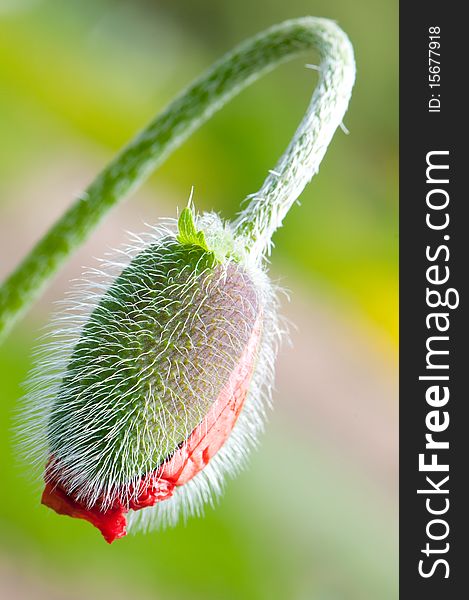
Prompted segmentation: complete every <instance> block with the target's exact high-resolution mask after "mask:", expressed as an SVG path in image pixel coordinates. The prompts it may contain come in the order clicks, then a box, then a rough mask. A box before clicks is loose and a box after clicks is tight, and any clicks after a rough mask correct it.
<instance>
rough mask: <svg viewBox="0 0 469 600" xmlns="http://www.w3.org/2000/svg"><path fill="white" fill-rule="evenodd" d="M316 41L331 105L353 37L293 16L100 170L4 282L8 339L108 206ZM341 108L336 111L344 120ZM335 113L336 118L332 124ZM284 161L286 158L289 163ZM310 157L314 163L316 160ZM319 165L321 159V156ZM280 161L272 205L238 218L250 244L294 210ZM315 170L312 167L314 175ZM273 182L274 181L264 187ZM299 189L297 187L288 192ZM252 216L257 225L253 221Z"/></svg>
mask: <svg viewBox="0 0 469 600" xmlns="http://www.w3.org/2000/svg"><path fill="white" fill-rule="evenodd" d="M311 48H317V49H318V50H319V51H320V52H321V54H322V56H323V57H324V56H326V54H327V57H326V58H325V59H324V60H323V63H322V64H323V67H322V68H323V74H322V78H321V83H320V87H321V86H322V88H325V89H324V91H323V92H321V97H322V98H323V102H322V103H319V107H322V108H325V107H324V102H325V101H326V99H327V98H331V100H332V99H333V98H334V96H335V94H334V91H333V90H332V91H331V90H327V88H328V87H329V86H335V85H337V84H338V81H337V79H338V78H337V77H332V75H329V74H331V73H332V71H334V69H333V68H332V65H335V66H336V69H337V72H338V71H340V70H341V68H342V67H340V66H339V63H341V62H345V63H346V64H347V65H348V69H349V70H350V69H351V71H352V73H353V54H352V51H351V47H350V43H349V41H348V39H347V37H346V36H345V34H344V33H343V32H342V31H341V30H340V29H339V27H338V26H336V25H335V24H334V23H332V22H331V21H327V20H325V19H316V18H313V17H305V18H302V19H296V20H292V21H286V22H285V23H282V24H280V25H277V26H274V27H272V28H271V29H269V30H267V31H265V32H263V33H261V34H259V35H258V36H256V37H254V38H251V39H249V40H247V41H246V42H244V43H243V44H241V45H240V46H238V47H237V48H236V49H235V50H233V51H232V52H230V53H228V54H226V55H225V56H224V57H223V58H222V59H221V60H219V61H218V62H217V63H215V64H214V65H213V66H212V67H211V68H210V69H209V70H208V71H207V72H206V73H205V74H203V75H202V76H201V77H200V78H199V79H197V80H196V81H195V82H194V83H193V84H192V85H191V86H189V88H187V89H186V90H185V91H184V92H183V93H182V94H181V95H180V96H178V97H177V98H176V99H175V100H174V101H173V102H172V103H171V104H170V105H169V106H168V107H167V108H166V110H164V111H163V113H161V115H159V116H158V117H157V118H156V119H155V120H153V121H152V122H151V123H150V124H149V125H148V126H147V127H146V128H145V129H144V130H143V131H142V132H141V133H140V134H138V135H137V136H136V137H135V138H134V140H132V141H131V142H130V143H129V144H128V145H127V146H126V147H125V148H124V149H123V150H122V151H121V152H120V153H119V154H118V155H117V157H116V158H115V159H114V160H113V161H112V162H111V163H110V164H109V165H108V166H107V167H106V168H105V169H104V170H103V171H102V172H101V173H100V174H99V175H98V177H97V178H96V179H95V180H94V181H93V182H92V183H91V185H90V186H89V187H88V188H87V189H86V190H85V192H84V193H83V194H82V195H81V196H79V197H78V198H77V200H76V201H75V202H74V204H73V205H72V206H71V207H70V208H69V209H68V210H67V211H66V213H65V214H64V215H63V216H62V217H61V218H60V219H59V220H58V221H57V222H56V223H55V224H54V225H53V226H52V227H51V228H50V229H49V231H48V232H47V233H46V234H45V236H44V237H43V238H42V239H41V240H40V241H39V242H38V243H37V244H36V246H35V247H34V248H33V249H32V250H31V251H30V253H29V254H28V255H27V256H26V258H25V259H24V260H23V261H22V262H21V264H20V265H19V266H18V268H17V269H16V270H15V271H14V272H13V273H12V274H11V275H10V276H9V277H8V278H7V279H6V281H5V282H4V284H3V285H2V287H1V288H0V338H1V337H2V335H5V334H6V333H7V332H8V331H9V329H10V328H11V327H12V325H13V324H14V322H15V321H16V320H17V319H18V318H19V317H20V315H21V314H22V313H23V312H24V311H25V310H26V309H27V307H28V306H29V305H30V304H31V303H32V301H33V300H34V298H35V297H37V296H38V294H39V293H40V291H41V290H42V289H43V287H44V286H45V284H46V282H47V281H48V279H49V278H50V277H52V275H54V274H55V273H56V271H57V270H58V268H59V267H60V265H61V264H62V263H63V262H64V261H65V259H66V258H67V257H68V256H69V255H70V254H71V253H72V251H73V250H74V249H75V248H77V247H78V246H79V244H81V243H82V242H83V241H84V240H85V239H86V238H87V237H88V235H89V234H90V233H91V231H92V230H93V228H94V227H95V226H96V225H97V224H98V223H99V221H100V219H101V218H102V217H103V216H104V215H105V214H106V212H107V211H108V210H109V209H110V208H112V207H113V206H114V205H115V204H116V203H117V202H118V201H119V200H121V199H122V198H124V197H125V196H127V195H128V194H129V193H130V192H131V191H133V190H134V189H135V188H136V187H137V186H138V185H140V184H141V183H142V182H143V181H144V180H145V179H146V178H147V176H148V175H149V174H150V173H151V172H152V171H153V170H154V169H155V168H156V167H157V166H158V165H160V164H161V163H162V162H163V161H164V159H165V158H166V157H167V156H168V155H169V154H170V153H171V152H172V150H174V149H175V148H177V147H178V146H179V145H180V144H181V143H182V142H183V141H184V140H186V139H187V138H188V137H189V136H190V134H191V133H192V132H193V131H194V130H195V129H196V128H197V127H199V126H200V125H202V124H203V123H204V122H205V121H207V119H209V117H210V116H211V115H212V114H213V113H214V112H216V111H217V110H219V109H220V108H221V107H222V106H223V105H224V104H225V103H226V102H227V101H228V100H229V99H231V98H232V97H233V96H235V95H236V94H237V93H238V92H240V91H241V90H242V89H244V88H245V87H246V86H247V85H248V84H249V83H251V82H253V81H255V80H256V79H257V78H259V77H260V76H261V75H262V74H264V73H266V72H268V71H270V70H271V69H273V68H274V67H275V66H276V65H277V64H279V63H281V62H284V61H286V60H288V59H290V58H293V57H294V56H296V55H298V54H300V53H303V52H306V51H307V50H309V49H311ZM329 52H330V53H331V54H332V56H331V57H329V56H328V53H329ZM350 64H351V65H352V66H350ZM326 67H327V69H326ZM326 75H327V77H326ZM348 79H350V80H351V83H350V87H351V84H352V83H353V75H349V76H348ZM340 89H341V90H342V92H341V95H344V96H345V95H346V94H345V93H344V91H343V88H342V87H341V88H340ZM326 92H329V93H326ZM331 92H332V95H331ZM349 93H350V91H349ZM316 97H317V94H315V95H314V96H313V104H314V102H315V100H314V98H316ZM347 99H348V97H347ZM339 104H340V102H339ZM342 104H344V107H343V108H344V110H345V105H346V102H343V101H342ZM309 110H311V107H310V109H309ZM339 112H340V111H336V115H335V116H336V120H337V118H338V117H339ZM319 118H321V115H319ZM341 118H342V116H341V115H340V118H338V121H337V123H336V124H335V126H334V128H333V129H335V127H336V126H337V124H338V123H340V120H341ZM329 120H330V119H329V117H328V118H327V122H328V123H329ZM308 123H309V121H307V122H306V123H305V127H308ZM329 129H332V126H331V125H329V126H328V130H329ZM300 130H301V126H300V129H299V130H298V132H297V137H298V136H300V138H301V137H302V136H303V135H304V136H306V137H308V133H307V132H303V133H301V132H300ZM299 132H300V133H299ZM314 132H315V135H318V134H319V128H318V127H316V126H315V129H314ZM331 135H332V133H330V136H331ZM321 136H322V133H321ZM330 136H329V133H328V135H327V136H325V137H324V141H322V142H321V141H317V142H316V146H320V145H321V143H322V144H324V151H323V152H322V154H321V152H320V151H319V150H318V149H317V148H316V149H315V152H316V154H317V155H318V156H319V155H321V157H322V155H323V154H324V152H325V147H326V146H327V144H328V142H329V137H330ZM300 141H301V140H300ZM300 146H301V144H297V145H296V144H295V143H294V144H293V148H292V149H291V152H290V154H289V150H290V148H291V145H290V146H289V149H288V150H287V154H286V155H285V157H284V159H282V160H284V161H287V160H290V159H292V160H293V165H296V167H295V166H293V168H294V169H297V168H298V165H299V163H300V162H301V161H299V160H297V159H296V158H295V155H296V154H295V153H296V151H295V148H297V150H298V149H299V148H300ZM305 148H311V145H310V144H309V143H308V144H305ZM282 160H281V161H280V163H279V165H282V164H283V163H282ZM306 162H307V163H308V164H309V162H310V161H309V159H308V160H307V161H306ZM314 164H316V165H317V164H318V162H317V160H316V162H315V163H314ZM278 168H279V169H280V172H281V177H280V178H279V179H278V180H276V181H277V185H276V184H275V182H274V181H273V180H272V182H271V183H269V181H270V179H269V178H268V179H267V180H266V183H265V184H264V186H263V188H262V190H261V192H262V194H264V195H265V196H266V198H268V206H269V207H270V208H268V207H263V204H262V202H261V201H260V200H256V201H255V202H254V203H253V205H252V206H249V207H248V209H247V211H245V212H244V213H243V214H242V216H241V218H240V219H239V220H238V223H237V227H238V233H239V234H241V235H243V236H245V237H246V240H247V243H248V244H249V243H250V244H253V245H256V244H257V245H259V248H261V247H262V248H263V247H265V246H266V242H265V239H266V236H267V235H268V233H269V232H270V231H272V232H273V230H275V228H276V227H277V226H278V224H279V222H280V221H281V219H282V218H283V215H284V213H285V212H286V210H288V208H287V204H288V202H286V201H283V200H282V202H281V203H279V202H280V201H279V200H278V196H279V194H280V195H281V194H283V192H282V190H283V189H284V187H282V185H283V184H282V185H279V182H282V181H284V178H286V179H285V181H286V180H287V179H288V180H290V179H291V177H292V176H293V175H294V174H295V171H292V169H291V168H288V165H287V166H285V168H284V167H283V166H281V167H279V166H278ZM311 175H312V172H311V173H310V175H309V176H311ZM303 179H305V177H304V176H303V175H302V176H301V177H300V178H299V180H300V183H299V184H298V185H297V186H296V187H297V188H298V189H299V191H301V189H302V188H303V187H304V183H302V182H303ZM305 183H306V181H305ZM266 186H268V188H266V190H265V191H263V190H264V188H265V187H266ZM291 187H292V185H291V184H290V185H289V186H288V189H289V190H290V188H291ZM276 190H277V191H276ZM298 193H299V192H298ZM297 195H298V194H297ZM293 196H294V194H292V193H291V190H290V192H289V193H288V197H289V198H290V197H293ZM296 197H297V196H295V198H296ZM254 200H255V199H254ZM292 201H293V200H292ZM280 204H281V205H280ZM289 204H291V202H290V203H289ZM249 211H250V212H249ZM251 215H252V219H253V223H254V224H251V225H250V224H249V219H250V218H251ZM261 239H262V240H264V241H263V242H262V244H260V240H261ZM249 240H250V241H249ZM267 245H268V242H267Z"/></svg>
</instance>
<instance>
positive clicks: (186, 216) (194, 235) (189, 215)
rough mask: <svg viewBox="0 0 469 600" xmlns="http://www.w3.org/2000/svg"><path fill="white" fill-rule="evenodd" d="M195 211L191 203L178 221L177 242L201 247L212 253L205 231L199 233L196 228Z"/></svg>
mask: <svg viewBox="0 0 469 600" xmlns="http://www.w3.org/2000/svg"><path fill="white" fill-rule="evenodd" d="M194 217H195V215H194V211H193V209H192V207H191V205H190V203H189V205H188V206H186V208H185V209H184V210H183V211H182V212H181V214H180V215H179V219H178V231H179V233H178V236H177V240H178V242H179V243H180V244H190V245H194V246H200V247H201V248H203V249H204V250H205V251H206V252H212V250H210V248H209V247H208V246H207V242H206V240H205V234H204V232H203V231H197V229H196V227H195V220H194Z"/></svg>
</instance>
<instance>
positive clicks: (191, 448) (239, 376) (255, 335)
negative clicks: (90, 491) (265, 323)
mask: <svg viewBox="0 0 469 600" xmlns="http://www.w3.org/2000/svg"><path fill="white" fill-rule="evenodd" d="M260 336H261V317H260V316H259V317H258V319H257V322H256V324H255V326H254V328H253V330H252V334H251V337H250V339H249V342H248V344H247V346H246V348H245V350H244V352H243V355H242V356H241V359H240V361H239V362H238V364H237V366H236V368H235V369H234V370H233V372H232V373H231V375H230V378H229V380H228V382H227V384H226V386H225V387H224V388H223V389H222V391H221V393H220V395H219V397H218V398H217V401H216V402H214V404H213V405H212V407H211V408H210V410H209V412H208V413H207V415H206V416H205V418H204V419H203V420H202V421H201V423H200V424H199V425H198V426H197V427H196V428H195V429H194V430H193V431H192V433H191V434H190V436H189V437H188V438H187V440H186V441H185V443H184V444H183V445H182V447H181V448H179V449H178V450H177V451H176V452H175V453H174V454H173V455H172V456H171V457H170V458H169V459H168V460H167V461H166V462H164V463H163V464H162V465H161V466H160V467H159V468H158V469H157V470H155V471H154V472H153V473H150V474H148V475H146V476H145V477H144V478H143V479H142V480H141V485H140V487H141V490H140V492H139V493H138V494H137V498H136V499H135V498H134V499H133V500H131V501H130V502H129V503H126V504H124V503H122V502H120V501H119V500H116V501H115V502H114V504H113V505H112V506H111V507H109V508H107V509H106V510H104V511H103V510H101V509H100V505H99V502H98V503H97V504H96V505H94V506H93V507H91V508H87V507H86V506H84V505H83V504H81V503H80V502H79V501H77V500H74V499H73V497H72V496H69V495H68V494H67V493H66V492H65V490H64V489H63V488H62V487H61V486H60V485H58V484H55V483H54V482H51V481H48V482H46V487H45V489H44V492H43V494H42V504H45V505H46V506H48V507H49V508H52V509H53V510H55V512H57V513H58V514H61V515H69V516H70V517H76V518H79V519H85V520H86V521H89V522H90V523H92V524H93V525H94V526H95V527H97V528H98V529H99V530H100V531H101V533H102V534H103V537H104V539H105V540H106V541H107V542H108V543H112V542H113V541H114V540H117V539H118V538H121V537H123V536H125V535H126V533H127V532H126V525H127V520H126V514H127V512H128V511H129V510H130V509H132V510H140V509H142V508H146V507H148V506H153V505H154V504H156V503H157V502H161V501H162V500H167V499H168V498H170V497H171V496H172V494H173V491H174V488H175V487H176V486H181V485H184V484H185V483H187V482H188V481H190V480H191V479H192V478H193V477H195V475H197V473H200V471H202V469H203V468H204V467H205V466H206V465H207V463H208V462H209V461H210V459H211V458H212V457H213V456H214V455H215V454H216V453H217V452H218V450H219V449H220V448H221V447H222V446H223V444H224V443H225V441H226V440H227V439H228V436H229V435H230V433H231V431H232V429H233V427H234V425H235V423H236V420H237V418H238V416H239V414H240V412H241V409H242V407H243V404H244V401H245V399H246V395H247V392H248V389H249V384H250V382H251V377H252V373H253V371H254V366H255V361H256V355H257V349H258V346H259V340H260Z"/></svg>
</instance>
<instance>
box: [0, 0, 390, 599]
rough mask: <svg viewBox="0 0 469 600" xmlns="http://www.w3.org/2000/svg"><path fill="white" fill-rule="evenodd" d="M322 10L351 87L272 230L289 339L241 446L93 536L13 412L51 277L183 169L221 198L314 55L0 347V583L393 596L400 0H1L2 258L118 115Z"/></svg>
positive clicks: (103, 592)
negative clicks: (220, 469)
mask: <svg viewBox="0 0 469 600" xmlns="http://www.w3.org/2000/svg"><path fill="white" fill-rule="evenodd" d="M307 14H311V15H316V16H325V17H330V18H333V19H336V20H337V21H338V22H339V24H340V25H341V26H342V27H343V28H344V29H345V30H346V31H347V33H348V34H349V35H350V37H351V39H352V42H353V44H354V47H355V52H356V59H357V68H358V72H357V84H356V87H355V90H354V94H353V98H352V102H351V105H350V109H349V112H348V114H347V115H346V119H345V124H346V126H347V128H348V129H349V130H350V135H349V136H346V135H344V133H343V132H341V131H340V130H339V131H338V132H337V134H336V136H335V138H334V140H333V143H332V145H331V148H330V150H329V152H328V154H327V156H326V158H325V160H324V163H323V165H322V168H321V171H320V173H319V175H318V176H317V177H316V178H315V179H314V180H313V183H312V184H311V185H310V186H309V187H308V188H307V190H306V191H305V193H304V194H303V196H302V198H301V206H299V207H298V206H295V207H294V208H293V209H292V210H291V213H290V214H289V215H288V217H287V218H286V220H285V226H284V228H283V229H282V230H281V231H280V232H278V234H277V235H276V237H275V244H276V248H275V250H274V252H273V255H272V275H273V277H274V278H275V279H277V280H278V281H279V282H280V283H281V285H283V286H284V287H286V288H288V290H289V291H290V292H291V302H290V303H285V306H284V309H283V313H284V314H285V315H286V316H287V317H288V318H289V319H290V320H291V321H292V322H293V323H294V325H295V326H296V328H292V330H291V339H292V344H293V347H289V346H288V345H284V347H283V348H282V351H281V354H280V357H279V362H278V376H277V390H276V392H275V410H274V411H273V412H272V413H271V415H270V418H269V424H268V427H267V432H266V434H265V436H264V438H263V440H262V442H263V443H262V445H261V447H260V449H259V450H258V451H257V452H255V453H254V455H253V458H252V461H251V465H250V468H249V470H248V471H246V472H245V473H244V474H243V475H242V476H241V477H239V478H238V479H237V480H235V481H230V482H229V483H228V486H227V490H226V493H225V495H224V497H223V498H222V499H221V501H220V503H219V506H218V507H217V508H216V509H215V510H213V509H210V508H209V509H207V514H206V516H205V518H204V519H199V520H197V519H192V520H190V521H189V522H188V523H187V524H186V525H184V524H182V525H181V526H179V527H177V528H175V529H172V530H167V531H164V532H155V533H152V534H147V535H137V536H129V537H128V538H125V539H124V540H121V541H118V542H116V543H115V544H114V545H113V546H107V545H106V544H105V542H104V541H103V540H102V539H101V538H100V537H99V536H98V534H97V532H96V531H94V530H93V529H92V527H91V526H89V525H88V524H86V523H84V522H79V521H75V520H72V519H68V518H65V517H59V516H57V515H55V514H53V513H52V512H51V511H48V510H47V509H45V508H44V507H42V506H40V504H39V494H40V484H39V483H38V482H32V481H31V480H30V473H29V472H28V468H27V466H25V465H21V464H19V463H18V460H17V459H16V457H15V450H14V435H13V431H12V429H13V422H14V410H15V404H16V401H17V399H18V397H19V396H20V395H21V393H22V391H21V384H22V381H23V380H24V378H25V376H26V373H27V371H28V368H29V366H30V363H31V352H32V348H33V347H34V345H35V339H36V338H37V337H38V335H39V329H40V327H42V326H43V325H44V324H45V323H46V322H47V320H48V315H49V314H50V312H51V311H52V310H53V308H54V306H53V302H54V301H55V300H58V299H60V298H61V297H62V296H63V293H64V291H65V290H66V289H67V282H68V281H69V280H70V279H71V278H73V277H76V276H77V275H78V274H79V273H80V272H81V267H82V265H91V264H93V257H94V256H101V255H102V254H103V253H104V252H106V251H107V249H108V248H109V247H113V246H117V245H118V244H119V243H120V242H122V241H123V240H124V239H125V234H124V230H133V231H139V230H142V229H144V225H143V224H144V223H145V222H148V223H152V222H154V221H155V220H156V219H157V218H158V217H159V216H174V215H175V214H176V207H177V206H179V207H181V206H183V205H185V203H186V201H187V198H188V196H189V193H190V189H191V186H194V188H195V194H194V199H195V202H196V205H197V207H198V208H199V209H201V210H205V209H215V210H217V211H220V212H221V213H222V214H223V215H224V216H225V217H230V216H232V215H233V214H234V213H235V211H236V210H237V207H238V206H239V202H240V200H241V199H242V198H243V197H244V196H246V195H247V194H248V193H250V192H254V191H256V190H257V189H258V187H259V186H260V184H261V183H262V181H263V178H264V175H265V174H266V172H267V169H269V168H272V167H273V166H274V163H275V161H276V159H277V158H278V156H279V155H280V154H281V152H282V151H283V149H284V147H285V145H286V143H287V141H288V140H289V138H290V136H291V134H292V133H293V131H294V129H295V127H296V125H297V123H298V122H299V120H300V118H301V116H302V113H303V111H304V109H305V107H306V104H307V102H308V100H309V97H310V94H311V91H312V89H313V87H314V84H315V77H316V74H315V73H314V72H313V71H311V70H307V69H305V68H304V64H305V63H310V62H314V56H313V55H312V56H306V57H304V58H303V59H300V60H297V61H293V62H291V63H288V64H287V65H284V66H282V67H281V68H279V69H277V70H276V71H275V72H274V73H272V74H270V75H268V76H267V77H266V78H264V79H263V80H262V81H260V82H258V83H256V84H255V85H254V86H253V87H251V88H250V89H249V90H247V91H245V92H244V93H243V94H242V95H241V96H240V97H238V98H237V99H235V100H234V101H233V102H232V103H231V104H230V105H228V106H227V107H226V108H225V109H224V110H223V111H222V112H221V113H219V114H218V115H216V116H215V117H214V118H213V119H212V120H211V121H210V122H209V123H208V124H207V125H205V126H204V127H203V128H202V129H201V130H200V131H199V132H197V133H196V134H195V135H194V136H193V137H192V138H191V139H190V141H189V142H187V143H186V144H185V145H184V147H183V148H181V149H180V150H178V151H177V152H176V153H175V154H174V156H172V157H171V158H170V160H169V161H168V162H167V163H166V164H165V165H164V166H163V167H162V168H161V169H160V170H159V171H158V172H157V173H156V174H155V175H154V176H153V177H152V178H151V179H150V181H149V183H148V184H147V185H146V186H145V187H144V189H143V190H142V191H141V192H139V193H138V194H137V195H136V196H134V197H133V198H131V199H130V200H129V201H128V202H127V203H125V204H123V205H122V206H120V207H118V208H117V209H116V210H115V211H114V212H113V213H112V215H111V216H109V218H107V219H106V221H105V222H104V223H103V224H102V225H101V227H100V228H99V229H98V230H97V231H96V232H95V234H94V235H93V236H92V237H91V239H90V240H89V242H87V244H86V245H85V246H84V247H83V248H82V249H80V251H79V252H78V253H77V255H75V256H74V257H73V259H72V260H71V261H70V262H69V263H68V264H67V266H66V268H65V269H64V270H63V271H62V272H61V273H60V275H59V276H58V277H57V278H56V280H55V281H54V282H53V284H52V285H51V286H50V287H49V289H48V290H47V292H46V294H45V295H44V296H43V298H42V299H41V301H40V302H39V303H37V304H36V306H35V307H34V309H33V310H32V311H31V312H30V314H29V315H28V317H27V318H26V319H25V320H24V321H23V322H22V323H21V324H20V325H19V326H17V327H16V328H15V330H14V331H13V333H12V334H11V335H10V337H9V339H8V340H7V342H6V343H5V344H4V345H3V346H1V347H0V381H1V386H0V397H1V402H0V427H1V435H0V468H1V474H2V484H1V489H2V491H1V494H0V499H1V500H0V501H1V506H0V598H2V599H3V598H28V599H31V598H33V599H42V598H48V600H51V599H56V598H57V599H75V598H90V599H94V598H111V597H112V598H113V599H120V598H139V599H140V598H141V599H142V600H145V599H147V598H149V599H150V598H151V599H160V598H161V599H163V598H164V599H168V600H175V599H190V600H192V599H194V600H198V599H207V600H211V599H227V600H228V599H236V600H237V599H247V600H248V599H253V600H254V599H255V600H257V599H266V600H267V599H269V600H277V599H278V600H290V599H292V600H300V599H301V600H303V599H305V600H306V599H308V600H309V599H314V600H316V599H318V600H336V599H337V600H342V599H344V600H355V599H356V600H364V599H365V600H367V599H373V600H376V599H388V598H396V597H397V433H396V432H397V393H396V370H397V364H396V347H397V142H398V140H397V42H398V38H397V2H394V0H386V1H382V2H379V3H376V2H373V1H372V0H357V1H356V2H349V1H348V0H309V1H307V0H289V1H288V2H279V1H275V0H255V1H252V0H249V1H248V0H238V1H237V2H228V1H220V0H197V1H190V0H178V1H176V0H133V1H130V0H126V1H124V0H68V1H66V2H64V1H63V0H0V276H2V277H3V276H4V275H6V274H7V272H8V271H9V270H10V269H12V268H13V267H14V266H15V264H16V263H17V261H18V260H19V259H20V258H21V257H22V256H23V255H24V254H25V252H26V251H27V250H28V248H30V246H31V244H32V243H33V242H34V241H35V240H37V239H38V237H39V236H40V235H41V234H42V233H44V232H45V231H46V229H47V227H48V226H49V225H50V224H51V223H52V221H53V220H54V219H55V218H56V217H58V216H59V215H60V214H61V213H62V211H63V210H64V209H65V207H66V206H68V205H69V203H70V202H71V201H72V199H73V197H74V196H75V195H76V194H77V193H78V192H79V191H80V190H81V189H83V187H84V186H85V185H86V183H87V182H89V181H90V180H91V179H92V178H93V176H94V175H95V174H96V172H97V171H98V170H99V168H100V167H102V166H103V165H104V164H106V162H107V161H108V160H109V159H110V158H111V157H112V156H113V154H114V153H115V151H116V150H118V149H119V147H120V146H121V145H122V144H123V143H125V142H126V141H127V140H128V139H129V137H130V136H131V135H133V133H134V132H135V131H136V130H137V129H139V128H141V127H142V126H143V125H144V124H145V123H146V122H147V121H148V120H149V119H150V118H151V117H152V116H153V115H154V114H155V113H156V112H157V111H159V110H160V109H161V108H163V107H164V105H165V104H166V103H167V102H168V101H169V100H170V99H171V97H172V96H173V95H174V94H175V93H177V92H178V91H179V90H180V89H181V88H182V87H183V86H185V85H186V84H187V83H188V82H189V81H190V80H191V79H192V78H194V77H195V76H197V75H198V74H199V73H200V72H201V71H202V70H203V69H204V68H206V67H208V66H209V65H210V64H211V63H212V61H213V60H214V59H216V58H218V57H219V56H220V55H221V54H222V53H223V52H224V51H226V50H229V49H230V48H231V47H232V46H233V45H234V44H236V43H237V42H239V41H241V40H242V39H244V38H245V37H247V36H249V35H251V34H254V33H256V32H258V31H259V30H261V29H263V28H265V27H267V26H269V25H271V24H273V23H275V22H279V21H281V20H283V19H286V18H291V17H296V16H303V15H307Z"/></svg>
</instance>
